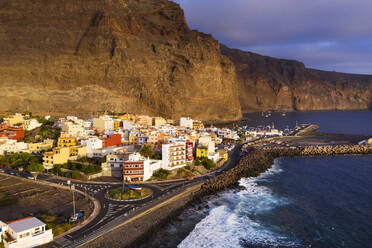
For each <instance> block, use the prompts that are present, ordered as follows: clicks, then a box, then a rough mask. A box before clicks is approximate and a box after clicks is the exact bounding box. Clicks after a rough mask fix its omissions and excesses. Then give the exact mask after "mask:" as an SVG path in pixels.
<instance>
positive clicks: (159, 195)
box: [6, 145, 241, 248]
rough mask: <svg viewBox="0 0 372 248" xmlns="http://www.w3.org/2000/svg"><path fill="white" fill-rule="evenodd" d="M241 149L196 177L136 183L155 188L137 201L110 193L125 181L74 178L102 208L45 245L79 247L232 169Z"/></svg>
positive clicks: (63, 182)
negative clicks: (123, 198)
mask: <svg viewBox="0 0 372 248" xmlns="http://www.w3.org/2000/svg"><path fill="white" fill-rule="evenodd" d="M240 149H241V145H236V147H235V148H234V149H233V150H232V151H231V152H230V153H229V160H228V161H227V162H226V163H225V164H224V165H222V166H221V167H219V168H218V169H217V170H215V171H213V172H211V173H209V174H207V175H204V176H201V177H197V178H195V179H194V180H177V181H164V182H157V183H144V184H136V185H137V186H140V187H147V188H149V189H151V190H152V195H150V196H149V197H147V198H145V199H142V200H137V201H117V200H113V199H110V198H109V197H107V192H108V191H109V190H111V189H114V188H117V187H121V184H118V183H102V182H99V183H98V182H96V183H95V182H81V181H74V180H71V184H74V186H75V188H76V189H77V190H79V191H81V192H86V193H87V194H89V195H90V196H92V197H94V198H95V199H96V200H97V201H98V202H99V204H100V211H99V213H98V215H97V216H96V217H95V218H94V219H93V220H92V221H90V222H89V223H88V224H86V225H85V226H83V227H81V228H80V229H78V230H75V231H72V232H71V233H68V234H66V235H64V236H63V237H59V238H57V239H56V240H54V242H52V243H50V244H48V245H46V246H44V247H53V248H60V247H77V246H80V245H82V244H84V243H86V242H88V241H90V240H92V239H94V238H96V237H98V236H100V235H102V234H104V233H106V232H108V231H109V230H111V229H113V228H115V227H117V226H119V225H120V224H122V223H123V222H125V221H127V220H129V219H130V218H133V217H135V216H136V215H139V214H140V213H142V212H144V211H146V210H147V209H150V208H152V207H154V206H156V205H157V204H160V203H162V202H164V201H166V200H167V199H170V198H171V197H173V196H175V195H177V194H180V193H182V192H183V191H185V190H186V189H188V188H189V187H191V186H194V185H196V184H200V183H202V182H205V181H207V180H209V179H210V178H212V177H215V176H217V175H219V174H221V173H224V172H225V171H227V170H229V169H231V168H232V167H233V166H234V165H235V164H236V163H237V161H238V160H239V159H240ZM6 173H8V174H13V175H16V176H20V177H24V178H29V177H30V174H28V173H25V172H16V171H12V170H9V171H8V170H7V171H6ZM37 180H38V181H45V182H49V183H53V184H57V185H64V186H68V185H67V180H68V179H65V178H59V177H54V176H51V175H48V174H40V175H38V177H37Z"/></svg>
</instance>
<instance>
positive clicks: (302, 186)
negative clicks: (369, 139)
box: [178, 155, 372, 248]
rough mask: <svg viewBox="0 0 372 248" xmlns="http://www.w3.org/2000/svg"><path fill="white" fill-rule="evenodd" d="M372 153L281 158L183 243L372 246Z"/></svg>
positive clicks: (226, 199) (227, 197)
mask: <svg viewBox="0 0 372 248" xmlns="http://www.w3.org/2000/svg"><path fill="white" fill-rule="evenodd" d="M371 178H372V156H370V155H366V156H335V157H301V158H299V157H296V158H280V159H277V160H276V163H275V165H274V166H273V168H272V169H271V170H269V171H268V172H266V173H264V174H262V175H261V176H260V177H258V178H243V179H241V181H240V185H241V186H244V187H245V189H244V190H241V191H239V192H234V191H232V190H230V191H225V192H223V193H222V194H221V196H220V197H216V198H214V199H211V200H209V202H208V204H209V205H210V206H211V210H210V211H209V213H208V214H207V215H206V216H205V218H203V219H202V220H201V221H200V222H199V223H198V224H196V226H195V228H194V229H193V231H192V232H191V233H190V234H189V235H188V236H187V237H186V238H185V239H184V240H182V241H181V242H180V244H178V247H180V248H189V247H190V248H191V247H211V248H212V247H349V248H353V247H354V248H356V247H372V192H371V190H370V189H371V188H372V180H371Z"/></svg>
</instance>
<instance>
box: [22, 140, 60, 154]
mask: <svg viewBox="0 0 372 248" xmlns="http://www.w3.org/2000/svg"><path fill="white" fill-rule="evenodd" d="M53 143H54V140H52V139H46V140H44V141H43V142H39V143H29V144H28V151H29V152H30V153H36V152H41V151H48V150H50V149H52V148H53Z"/></svg>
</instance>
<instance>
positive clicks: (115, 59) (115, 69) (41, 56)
mask: <svg viewBox="0 0 372 248" xmlns="http://www.w3.org/2000/svg"><path fill="white" fill-rule="evenodd" d="M0 13H1V15H0V75H1V77H0V86H1V92H0V110H22V109H26V107H27V109H28V110H30V111H53V112H60V113H76V114H88V113H92V112H95V111H104V110H113V111H120V112H135V113H144V114H151V115H162V116H165V117H173V118H177V117H179V116H185V115H186V116H191V117H194V118H198V119H202V120H212V121H213V120H220V121H225V120H236V119H239V118H240V117H241V107H240V103H239V99H238V98H237V82H236V76H235V75H236V73H235V68H234V65H233V64H232V62H231V61H230V60H229V59H228V58H226V57H225V56H223V55H221V52H220V45H219V43H218V41H216V40H215V39H214V38H213V37H211V36H210V35H206V34H202V33H199V32H197V31H192V30H190V29H189V28H188V26H187V24H186V21H185V18H184V13H183V11H182V9H181V8H180V7H179V5H177V4H176V3H174V2H171V1H167V0H142V1H138V0H125V1H124V0H89V1H87V0H35V1H24V0H4V1H1V2H0Z"/></svg>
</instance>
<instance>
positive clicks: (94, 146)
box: [80, 136, 102, 158]
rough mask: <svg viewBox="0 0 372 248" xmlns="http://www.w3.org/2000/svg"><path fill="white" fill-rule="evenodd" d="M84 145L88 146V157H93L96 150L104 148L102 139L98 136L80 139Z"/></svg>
mask: <svg viewBox="0 0 372 248" xmlns="http://www.w3.org/2000/svg"><path fill="white" fill-rule="evenodd" d="M80 143H81V145H82V146H86V147H87V157H88V158H92V157H93V154H94V151H95V150H98V149H101V148H102V140H101V139H99V138H98V137H96V136H92V137H89V138H88V139H85V140H81V141H80Z"/></svg>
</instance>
